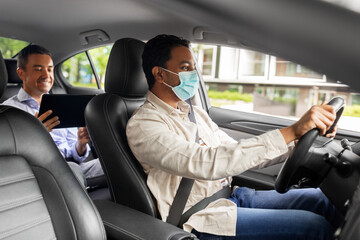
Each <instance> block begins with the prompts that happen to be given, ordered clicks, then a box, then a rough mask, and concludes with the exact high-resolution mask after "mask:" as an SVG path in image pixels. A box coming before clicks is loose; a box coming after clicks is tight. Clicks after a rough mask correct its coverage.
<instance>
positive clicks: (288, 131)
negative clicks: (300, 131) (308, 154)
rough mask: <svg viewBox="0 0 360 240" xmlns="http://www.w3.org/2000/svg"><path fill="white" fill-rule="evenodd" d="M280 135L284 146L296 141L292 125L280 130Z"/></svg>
mask: <svg viewBox="0 0 360 240" xmlns="http://www.w3.org/2000/svg"><path fill="white" fill-rule="evenodd" d="M280 133H281V134H282V136H283V138H284V140H285V142H286V144H289V143H290V142H292V141H294V140H295V139H296V135H295V129H294V126H293V125H292V126H289V127H285V128H282V129H280Z"/></svg>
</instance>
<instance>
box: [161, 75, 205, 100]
mask: <svg viewBox="0 0 360 240" xmlns="http://www.w3.org/2000/svg"><path fill="white" fill-rule="evenodd" d="M162 69H164V70H165V71H167V72H169V73H172V74H175V75H177V76H179V79H180V84H179V85H178V86H175V87H172V86H170V85H169V84H167V83H166V82H164V84H165V85H166V86H168V87H169V88H171V89H172V90H173V92H174V93H175V94H176V96H177V97H178V98H180V99H181V100H183V101H185V100H187V99H189V98H191V97H193V96H194V95H195V93H196V92H197V90H198V89H199V82H200V80H199V76H198V74H197V72H196V70H193V71H189V72H186V71H185V72H179V73H178V74H177V73H174V72H172V71H170V70H168V69H165V68H162Z"/></svg>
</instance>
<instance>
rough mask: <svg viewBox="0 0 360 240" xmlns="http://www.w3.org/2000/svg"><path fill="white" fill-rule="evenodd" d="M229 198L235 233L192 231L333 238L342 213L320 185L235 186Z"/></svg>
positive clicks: (278, 237) (257, 236) (202, 235)
mask: <svg viewBox="0 0 360 240" xmlns="http://www.w3.org/2000/svg"><path fill="white" fill-rule="evenodd" d="M229 200H231V201H233V202H234V203H236V205H237V206H238V208H237V222H236V236H231V237H229V236H215V235H212V234H207V233H199V232H197V231H196V230H193V233H195V235H197V236H198V237H199V238H200V239H201V240H202V239H214V240H215V239H229V240H230V239H231V240H233V239H252V240H256V239H261V240H267V239H276V240H282V239H291V240H296V239H309V240H320V239H321V240H322V239H333V234H334V230H335V229H336V228H337V227H338V226H339V225H340V224H341V222H342V221H343V216H342V215H341V214H340V213H339V212H338V211H337V210H336V209H335V207H334V206H333V205H332V204H331V203H330V202H329V200H328V199H327V198H326V196H325V195H324V194H323V193H322V192H321V190H320V189H313V188H309V189H294V190H290V191H288V192H287V193H285V194H279V193H277V192H276V191H274V190H271V191H255V190H253V189H249V188H245V187H241V188H237V189H236V190H235V191H234V193H233V195H232V196H231V197H230V198H229Z"/></svg>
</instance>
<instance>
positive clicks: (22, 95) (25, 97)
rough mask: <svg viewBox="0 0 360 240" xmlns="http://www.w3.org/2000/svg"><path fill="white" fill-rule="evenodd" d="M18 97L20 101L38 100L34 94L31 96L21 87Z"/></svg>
mask: <svg viewBox="0 0 360 240" xmlns="http://www.w3.org/2000/svg"><path fill="white" fill-rule="evenodd" d="M17 98H18V100H19V102H25V101H29V100H34V101H36V100H35V99H34V98H33V97H32V96H30V95H29V94H28V93H27V92H26V91H25V90H24V88H20V90H19V92H18V94H17Z"/></svg>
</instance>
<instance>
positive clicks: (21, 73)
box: [16, 68, 26, 82]
mask: <svg viewBox="0 0 360 240" xmlns="http://www.w3.org/2000/svg"><path fill="white" fill-rule="evenodd" d="M16 72H17V74H18V75H19V78H20V79H21V80H22V81H23V82H25V79H26V76H25V71H24V69H22V68H17V69H16Z"/></svg>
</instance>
